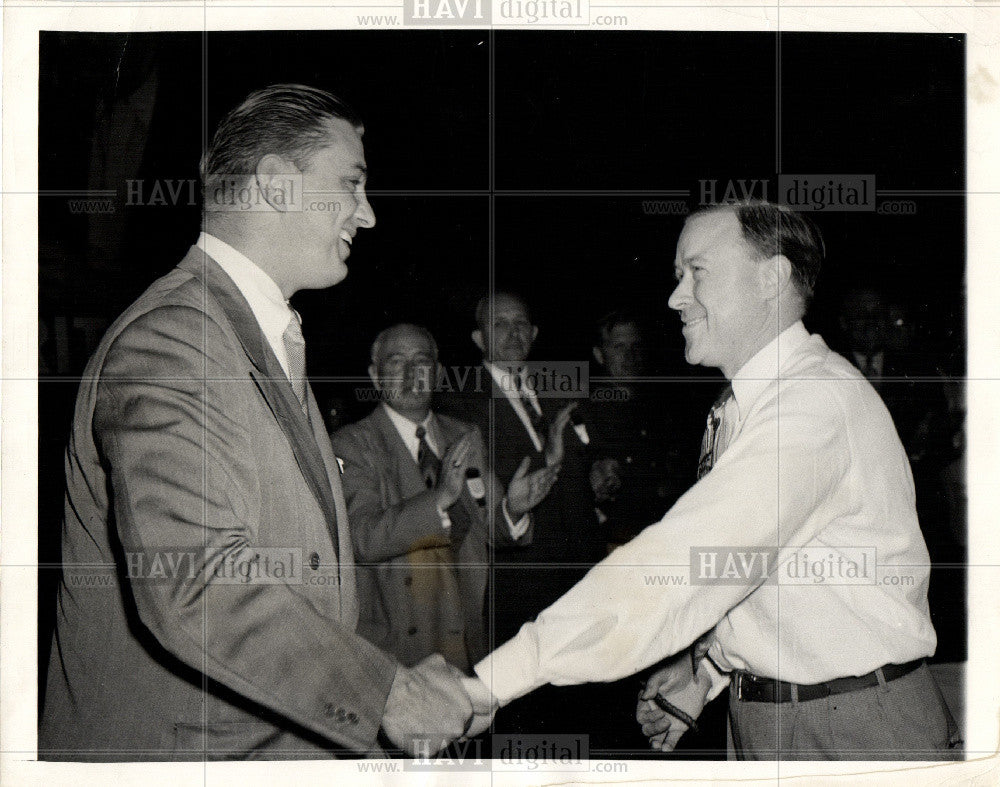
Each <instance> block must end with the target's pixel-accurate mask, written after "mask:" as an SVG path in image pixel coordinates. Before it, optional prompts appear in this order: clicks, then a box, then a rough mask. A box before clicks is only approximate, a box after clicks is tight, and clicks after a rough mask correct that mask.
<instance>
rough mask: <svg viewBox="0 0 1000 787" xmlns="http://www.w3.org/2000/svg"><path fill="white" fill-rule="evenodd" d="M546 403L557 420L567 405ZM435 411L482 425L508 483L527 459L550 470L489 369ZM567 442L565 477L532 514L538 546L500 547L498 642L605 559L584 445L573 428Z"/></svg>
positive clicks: (490, 458)
mask: <svg viewBox="0 0 1000 787" xmlns="http://www.w3.org/2000/svg"><path fill="white" fill-rule="evenodd" d="M477 379H478V381H479V382H480V384H479V385H477V384H476V382H477ZM539 404H540V405H541V407H542V412H543V414H544V415H545V416H546V418H547V419H548V421H549V422H550V423H551V421H552V420H553V419H554V418H555V416H556V413H557V412H558V410H559V408H560V407H562V406H564V405H565V404H566V401H565V400H562V399H555V398H549V397H541V398H540V399H539ZM436 406H437V408H438V409H439V410H440V411H443V412H447V413H449V414H450V415H453V416H454V417H456V418H459V419H461V420H463V421H467V422H469V423H472V424H475V425H476V426H478V427H479V429H480V431H481V432H482V434H483V435H484V437H485V439H486V454H487V462H489V463H490V464H491V466H492V469H493V471H494V472H495V473H496V475H497V478H498V479H499V481H500V482H501V483H504V484H506V483H508V482H509V481H510V478H511V477H512V476H513V475H514V472H515V471H516V470H517V466H518V465H519V464H520V463H521V460H522V459H523V458H524V457H525V456H529V457H531V468H530V469H531V470H532V471H533V470H537V469H538V468H540V467H543V466H544V465H545V455H544V453H542V452H540V451H537V450H535V446H534V443H532V442H531V438H530V436H529V435H528V432H527V431H526V429H525V428H524V424H523V423H522V422H521V419H520V418H519V417H518V415H517V412H516V411H515V410H514V408H513V407H512V406H511V404H510V401H509V400H508V399H507V397H506V396H505V395H504V393H503V391H501V390H500V387H499V386H498V385H497V384H496V381H495V380H494V379H493V376H492V375H491V374H490V373H489V370H488V369H485V368H483V369H482V374H481V375H480V377H479V378H477V377H476V376H475V375H470V379H469V380H468V385H467V386H466V388H465V389H464V390H462V391H444V392H441V393H440V394H439V396H438V400H437V404H436ZM542 438H543V439H544V438H545V435H542ZM564 438H565V446H566V451H565V458H564V460H563V466H562V470H561V471H560V475H559V480H558V481H557V482H556V484H555V486H554V487H553V488H552V491H551V492H550V493H549V495H548V497H546V499H545V500H543V501H542V502H541V503H540V504H539V505H538V506H536V507H535V509H534V510H533V511H532V515H533V519H534V535H533V537H532V540H531V544H529V545H527V546H521V545H513V546H509V547H504V546H501V545H499V544H498V545H497V547H496V549H495V550H494V556H493V557H494V564H495V568H494V572H493V577H494V609H493V621H494V625H495V630H494V631H495V637H496V642H497V643H498V644H499V643H501V642H504V641H505V640H507V639H509V638H510V637H511V636H513V635H514V634H515V633H517V631H518V629H519V628H520V627H521V625H522V624H523V623H525V622H527V621H529V620H532V619H534V617H535V616H536V615H537V614H538V613H539V612H541V611H542V610H543V609H545V608H546V607H547V606H549V604H551V603H552V602H553V601H555V600H556V599H557V598H559V597H560V596H561V595H562V594H563V593H564V592H566V591H567V590H568V589H569V588H570V587H572V586H573V585H574V584H575V583H576V581H577V580H578V579H579V578H580V577H581V576H582V575H583V574H584V573H585V572H586V570H587V569H588V568H589V567H590V566H592V565H593V564H594V563H596V562H597V561H598V560H600V559H601V558H602V557H603V556H604V555H605V554H606V547H605V543H606V536H605V534H604V533H602V532H601V531H600V529H599V528H598V525H597V522H596V516H595V514H594V509H593V493H592V492H591V490H590V482H589V480H588V476H587V474H588V470H589V467H588V466H587V464H586V460H587V457H586V453H585V451H584V446H583V445H582V443H581V442H580V440H579V438H578V437H577V436H576V433H575V432H574V431H573V429H572V427H569V426H567V427H566V432H565V436H564Z"/></svg>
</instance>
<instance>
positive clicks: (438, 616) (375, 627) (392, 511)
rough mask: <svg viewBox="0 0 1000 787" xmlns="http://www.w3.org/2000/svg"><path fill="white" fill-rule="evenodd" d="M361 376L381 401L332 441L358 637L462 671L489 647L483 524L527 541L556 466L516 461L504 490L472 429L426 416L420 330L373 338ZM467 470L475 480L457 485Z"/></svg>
mask: <svg viewBox="0 0 1000 787" xmlns="http://www.w3.org/2000/svg"><path fill="white" fill-rule="evenodd" d="M368 373H369V375H370V376H371V379H372V383H373V384H374V386H375V389H376V391H378V393H379V394H380V396H381V398H382V400H383V401H382V403H381V404H380V405H379V406H377V407H376V408H375V410H374V411H373V412H372V413H371V414H370V415H369V416H367V417H366V418H364V419H362V420H361V421H359V422H358V423H355V424H351V425H349V426H345V427H343V428H342V429H340V430H339V431H338V432H337V433H336V434H335V435H334V437H333V443H334V447H335V450H336V452H337V455H338V456H339V457H341V458H342V460H343V462H344V479H343V481H344V493H345V496H346V498H347V507H348V512H349V514H350V517H351V533H352V535H353V538H354V549H355V558H356V560H357V561H358V588H359V602H360V605H361V623H360V628H359V630H360V632H361V633H362V634H364V636H365V637H366V638H368V639H370V640H371V641H372V642H375V643H377V644H379V645H381V646H382V647H384V648H385V649H386V650H388V651H390V652H392V653H394V654H395V655H396V657H397V658H399V660H400V661H401V662H402V663H403V664H407V665H410V664H415V663H417V662H418V661H420V660H422V659H423V658H426V657H427V656H429V655H430V654H432V653H440V654H442V655H443V656H444V657H445V658H446V659H447V660H448V661H449V662H450V663H452V664H454V665H455V666H457V667H458V668H460V669H462V670H464V671H466V672H469V671H470V669H471V665H472V664H473V663H475V662H476V661H477V660H478V659H479V658H481V657H482V656H484V655H485V654H486V653H487V652H488V650H489V647H488V642H487V631H486V627H485V626H484V619H483V608H484V601H485V593H486V583H487V572H488V568H489V553H488V544H489V543H490V542H491V541H492V540H493V538H494V534H493V533H492V532H491V531H492V530H493V528H494V525H493V522H494V521H495V522H496V525H495V537H496V539H497V540H498V541H504V540H506V541H507V542H513V541H517V542H518V543H527V542H529V541H530V539H531V532H530V524H531V523H530V517H529V516H528V511H529V510H530V509H531V508H532V507H533V505H534V504H535V503H537V502H538V501H539V500H540V499H541V498H542V497H544V496H545V495H546V494H547V493H548V491H549V489H550V488H551V486H552V483H553V482H554V481H555V476H556V474H555V470H553V469H550V468H541V469H539V470H536V471H535V472H534V473H532V474H531V475H530V476H528V475H527V463H522V466H521V467H520V468H519V470H518V472H517V473H515V474H514V478H513V479H512V481H511V484H510V487H509V488H508V490H507V493H506V495H505V494H504V490H503V488H502V487H501V486H500V485H499V484H498V483H497V482H496V480H495V477H494V475H493V473H492V472H491V471H490V470H489V469H488V468H487V466H486V463H485V459H484V457H485V450H484V448H483V444H482V436H481V435H480V433H479V430H478V429H476V427H473V426H470V425H469V424H466V423H463V422H461V421H458V420H456V419H454V418H449V417H448V416H445V415H440V414H437V413H435V412H433V411H432V410H431V397H432V394H433V390H434V388H435V387H436V386H435V381H436V380H437V378H438V377H439V375H440V373H441V366H440V364H439V363H438V352H437V343H436V342H435V341H434V337H433V336H432V335H431V333H430V332H429V331H428V330H427V329H426V328H422V327H420V326H417V325H408V324H400V325H394V326H392V327H390V328H387V329H385V330H384V331H382V332H381V333H380V334H379V335H378V337H377V338H376V339H375V342H374V344H373V345H372V350H371V366H370V367H369V369H368ZM467 468H474V469H475V470H476V471H477V474H478V476H479V478H480V479H482V480H481V481H480V483H479V484H475V483H474V482H473V483H472V484H468V485H467V483H466V469H467ZM470 489H471V490H472V491H473V492H476V493H477V495H478V496H477V497H475V498H474V497H473V495H472V494H470ZM494 513H495V514H496V517H495V518H494V516H493V514H494Z"/></svg>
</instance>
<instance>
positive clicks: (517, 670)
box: [475, 623, 548, 707]
mask: <svg viewBox="0 0 1000 787" xmlns="http://www.w3.org/2000/svg"><path fill="white" fill-rule="evenodd" d="M475 672H476V675H478V676H479V679H480V680H481V681H482V682H483V683H485V684H486V686H487V687H488V688H489V690H490V691H492V692H493V696H494V697H496V698H497V700H498V701H499V703H500V705H501V707H502V706H504V705H507V704H508V703H510V702H513V701H514V700H516V699H517V698H518V697H523V696H524V695H525V694H528V693H529V692H532V691H534V690H535V689H537V688H539V687H540V686H544V685H545V684H546V683H547V682H548V681H546V680H545V679H544V678H542V677H540V676H539V669H538V645H537V642H536V641H535V637H534V636H533V633H532V626H531V624H530V623H526V624H525V625H524V626H522V627H521V630H520V631H519V632H518V633H517V635H516V636H515V637H514V638H513V639H510V640H508V641H507V642H505V643H504V644H503V645H501V646H500V647H499V648H497V649H496V650H494V651H493V652H492V653H491V654H490V655H488V656H487V657H486V658H484V659H483V660H482V661H480V662H479V663H478V664H477V665H476V666H475Z"/></svg>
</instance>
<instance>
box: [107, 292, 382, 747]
mask: <svg viewBox="0 0 1000 787" xmlns="http://www.w3.org/2000/svg"><path fill="white" fill-rule="evenodd" d="M240 353H242V349H241V348H240V347H239V346H238V345H236V346H234V343H233V341H232V339H231V338H230V337H228V336H227V335H226V334H225V333H224V332H223V331H222V330H221V328H220V327H219V326H218V325H217V324H216V323H214V322H212V320H211V319H208V318H207V317H206V315H205V314H204V313H203V312H202V311H200V310H197V309H194V308H190V307H181V306H171V307H161V308H158V309H155V310H153V311H151V312H149V313H147V314H146V315H144V316H142V317H140V318H139V319H137V320H136V321H134V322H133V323H132V324H130V325H129V326H128V327H127V328H126V329H125V330H124V331H123V332H122V333H121V334H120V335H119V336H118V338H117V339H116V340H115V342H114V344H113V345H112V347H111V348H110V350H109V353H108V355H107V357H106V360H105V363H104V366H103V368H102V371H101V381H100V383H99V385H98V391H97V399H96V404H95V410H94V418H93V430H94V437H95V442H96V443H97V445H98V448H99V450H100V451H101V453H102V460H103V461H104V462H105V463H106V467H107V472H108V474H109V482H110V490H111V495H112V499H113V502H112V505H113V509H114V510H113V516H114V521H115V526H116V528H117V534H118V538H119V539H120V542H121V546H122V550H123V552H124V554H125V555H126V559H128V556H129V555H133V554H136V553H138V554H142V553H144V552H145V553H147V554H148V553H164V554H166V555H168V556H169V555H171V554H175V553H176V552H178V551H182V552H185V553H187V554H190V555H192V556H194V560H193V564H192V568H191V570H190V571H179V572H166V573H165V574H164V575H162V576H159V577H156V578H145V579H144V578H132V579H129V578H128V577H127V573H128V572H127V571H126V572H125V574H126V582H127V583H128V584H127V586H126V592H130V593H131V595H132V596H133V598H134V601H135V605H136V608H137V611H138V614H139V617H140V619H141V621H142V623H143V624H144V625H145V626H146V627H147V628H148V629H149V631H150V632H151V633H152V634H153V636H154V637H155V638H156V639H157V640H158V641H159V643H160V644H161V645H162V646H163V647H164V648H165V649H166V650H167V651H169V652H170V653H171V654H173V655H174V656H175V657H177V658H178V659H180V660H181V661H182V662H184V663H186V664H187V665H189V666H191V667H193V668H194V669H196V670H198V671H200V672H201V673H203V674H204V675H206V676H207V677H208V678H210V679H211V680H213V681H217V682H218V683H220V684H222V685H224V686H226V687H227V688H228V689H230V690H232V691H234V692H236V693H237V694H239V695H242V696H243V697H246V698H248V699H249V700H251V701H253V702H255V703H257V704H259V705H261V706H263V707H266V708H268V709H270V710H272V711H274V712H276V713H278V714H279V715H281V716H283V717H285V718H287V719H289V720H290V721H292V722H294V723H295V724H298V725H301V726H302V727H304V728H306V729H309V730H312V731H314V732H316V733H318V734H320V735H322V736H324V737H326V738H327V739H329V740H331V741H334V742H336V743H339V744H341V745H343V746H346V747H349V748H353V749H370V748H373V747H374V745H375V737H376V734H377V732H378V729H379V727H380V725H381V719H382V715H383V713H384V709H385V703H386V699H387V697H388V694H389V689H390V687H391V684H392V680H393V677H394V675H395V671H396V666H397V665H396V663H395V661H394V660H393V659H392V658H391V657H390V656H388V655H387V654H385V653H384V652H382V651H381V650H379V649H378V648H376V647H375V646H373V645H372V644H370V643H369V642H367V641H366V640H364V639H362V638H361V637H359V636H357V635H356V634H355V633H354V631H353V627H351V628H347V627H345V626H343V625H342V624H341V623H340V622H339V621H338V620H336V619H332V618H331V617H329V616H327V615H324V614H322V613H321V612H320V611H319V610H318V609H317V608H316V607H314V606H313V604H312V603H311V602H310V600H309V599H308V598H307V596H306V595H304V594H303V593H301V592H300V590H299V589H298V587H297V586H296V585H295V584H294V580H292V581H280V580H279V581H277V582H274V583H273V584H267V583H264V582H257V581H243V580H242V578H240V579H238V580H235V581H234V579H233V578H232V577H227V576H226V572H224V571H223V572H220V571H219V570H218V568H219V566H221V565H226V564H229V565H232V564H238V565H242V564H245V563H248V562H252V561H253V559H254V555H255V554H256V551H257V549H258V548H259V541H258V532H259V529H260V525H261V522H260V516H261V514H260V506H259V501H260V499H261V486H262V485H264V484H275V483H278V484H280V483H282V479H283V478H287V477H288V474H289V473H298V472H299V470H298V468H297V467H295V466H294V465H293V466H292V467H291V468H275V469H274V472H273V474H272V475H265V474H264V472H262V471H261V470H260V468H259V466H258V464H257V458H256V457H254V456H253V452H252V451H251V449H250V439H249V434H248V429H249V428H250V427H249V426H248V424H250V423H252V420H251V415H250V414H251V412H252V411H251V410H250V409H249V408H251V407H253V408H254V409H257V408H258V407H259V404H258V402H256V401H255V399H256V398H257V397H259V396H260V394H259V392H258V390H257V388H256V386H255V384H254V383H253V382H252V381H251V380H250V379H248V378H247V376H246V371H245V366H243V365H242V364H241V363H236V362H235V361H236V360H238V359H240V358H241V357H242V356H241V355H240ZM229 359H232V360H229ZM244 416H245V417H244ZM279 526H280V525H275V524H274V523H272V524H271V530H272V531H273V529H274V528H275V527H279ZM288 532H289V546H290V547H295V546H297V544H296V543H295V539H296V536H295V535H294V534H295V533H296V532H297V530H296V529H295V527H294V525H293V524H289V526H288Z"/></svg>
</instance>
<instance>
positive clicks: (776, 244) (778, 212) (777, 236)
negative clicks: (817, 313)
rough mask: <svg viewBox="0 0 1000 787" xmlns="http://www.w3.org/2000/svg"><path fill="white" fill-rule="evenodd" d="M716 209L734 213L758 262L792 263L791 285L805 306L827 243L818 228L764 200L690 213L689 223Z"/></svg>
mask: <svg viewBox="0 0 1000 787" xmlns="http://www.w3.org/2000/svg"><path fill="white" fill-rule="evenodd" d="M719 210H731V211H732V212H733V213H734V214H736V218H737V219H739V222H740V229H741V230H742V232H743V238H744V240H746V241H747V243H749V244H750V246H751V247H752V248H753V249H754V250H755V251H756V252H757V254H758V255H760V259H769V258H771V257H774V256H776V255H778V254H781V255H784V256H785V257H786V258H787V259H788V261H789V262H790V263H791V264H792V283H793V284H794V285H795V289H796V291H797V292H798V294H799V296H800V297H801V298H802V303H803V305H804V306H806V307H808V306H809V303H810V302H811V301H812V297H813V293H814V292H815V290H816V281H817V279H819V272H820V268H822V267H823V259H824V258H825V257H826V244H825V243H824V242H823V235H822V233H820V231H819V227H817V226H816V225H815V224H814V223H813V222H812V220H810V219H808V218H806V217H805V216H803V215H802V214H800V213H796V212H795V211H794V210H792V209H791V208H789V207H787V206H786V205H776V204H775V203H773V202H766V201H764V200H747V201H744V202H734V203H731V204H730V203H722V204H718V205H710V206H708V207H706V208H702V209H701V210H698V211H696V212H694V213H692V214H691V215H690V216H688V220H690V219H691V218H693V217H694V216H698V215H702V214H704V213H709V212H712V211H719Z"/></svg>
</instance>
